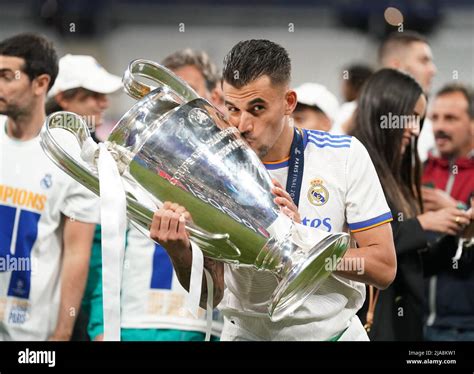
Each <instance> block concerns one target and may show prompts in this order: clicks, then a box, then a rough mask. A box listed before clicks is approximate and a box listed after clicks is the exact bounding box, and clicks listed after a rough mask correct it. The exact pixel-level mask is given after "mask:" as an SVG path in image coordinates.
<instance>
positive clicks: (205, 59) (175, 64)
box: [161, 48, 220, 91]
mask: <svg viewBox="0 0 474 374" xmlns="http://www.w3.org/2000/svg"><path fill="white" fill-rule="evenodd" d="M161 64H162V65H163V66H165V67H167V68H168V69H171V70H175V69H179V68H182V67H185V66H195V67H196V68H197V69H198V70H199V71H200V72H201V74H202V76H203V77H204V80H205V81H206V88H207V89H208V91H212V90H213V89H214V88H215V87H216V85H217V83H218V82H219V80H220V75H219V71H218V69H217V66H216V65H215V64H214V63H213V62H212V61H211V59H210V57H209V55H208V54H207V53H206V52H204V51H195V50H192V49H190V48H186V49H182V50H180V51H176V52H174V53H172V54H171V55H169V56H168V57H166V58H165V59H164V60H163V61H162V62H161Z"/></svg>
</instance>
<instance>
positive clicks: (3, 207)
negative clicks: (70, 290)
mask: <svg viewBox="0 0 474 374" xmlns="http://www.w3.org/2000/svg"><path fill="white" fill-rule="evenodd" d="M96 206H97V200H96V198H95V195H94V194H92V193H91V192H88V191H87V190H86V189H85V188H84V187H82V186H81V185H79V184H78V183H77V182H75V181H74V180H73V179H72V178H70V177H69V176H68V175H66V174H65V173H64V172H63V171H61V170H60V169H59V168H58V167H57V166H56V165H54V164H53V162H52V161H50V160H49V158H48V157H47V156H46V154H45V153H44V152H43V150H42V149H41V146H40V144H39V137H36V138H34V139H31V140H29V141H15V140H14V139H10V138H9V137H8V136H7V134H6V117H4V116H1V117H0V340H46V339H48V337H49V336H50V335H51V334H52V333H53V330H54V328H55V327H56V322H57V317H58V311H59V299H60V275H61V251H62V227H63V226H62V223H61V222H62V219H61V215H62V214H63V215H65V216H67V217H71V218H74V219H76V220H78V221H82V222H88V223H89V222H90V223H96V222H97V221H98V219H99V216H98V214H99V212H98V210H97V209H96Z"/></svg>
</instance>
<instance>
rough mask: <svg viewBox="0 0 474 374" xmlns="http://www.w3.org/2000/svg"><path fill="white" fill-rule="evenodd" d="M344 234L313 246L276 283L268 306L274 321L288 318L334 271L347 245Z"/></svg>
mask: <svg viewBox="0 0 474 374" xmlns="http://www.w3.org/2000/svg"><path fill="white" fill-rule="evenodd" d="M349 240H350V237H349V235H348V234H346V233H337V234H333V235H331V236H329V237H327V238H326V239H324V240H322V241H321V242H319V243H318V244H317V245H315V246H314V247H313V248H312V249H311V250H310V251H309V252H308V253H306V255H305V256H304V258H302V259H301V261H299V262H298V263H296V264H294V266H293V267H292V268H291V269H290V270H289V271H288V273H287V274H286V275H285V276H284V277H283V278H282V280H281V281H280V282H279V284H278V287H277V288H276V289H275V291H274V292H273V295H272V300H271V303H270V304H269V306H268V314H269V316H270V319H271V320H272V321H274V322H276V321H279V320H281V319H283V318H285V317H288V316H290V315H291V313H292V312H294V311H295V310H296V309H297V308H298V307H299V306H300V305H301V304H302V303H303V302H304V301H305V300H306V298H307V297H308V296H309V295H311V294H312V293H314V292H315V291H316V290H317V289H318V288H319V287H320V286H321V284H322V282H324V281H325V280H326V279H327V278H328V277H329V275H330V274H331V273H332V271H333V270H335V268H336V265H337V260H339V259H340V258H342V257H343V256H344V254H345V252H346V250H347V248H348V246H349Z"/></svg>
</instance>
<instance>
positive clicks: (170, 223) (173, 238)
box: [150, 202, 224, 308]
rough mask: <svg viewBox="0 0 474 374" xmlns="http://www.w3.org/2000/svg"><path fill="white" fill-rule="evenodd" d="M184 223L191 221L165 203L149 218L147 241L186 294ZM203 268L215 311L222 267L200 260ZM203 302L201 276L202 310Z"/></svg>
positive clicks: (186, 238)
mask: <svg viewBox="0 0 474 374" xmlns="http://www.w3.org/2000/svg"><path fill="white" fill-rule="evenodd" d="M186 221H191V216H190V214H189V212H187V211H186V209H185V208H184V207H182V206H180V205H178V204H175V203H170V202H165V203H164V204H163V207H161V208H160V209H159V210H157V211H156V212H155V214H154V215H153V221H152V224H151V227H150V237H151V239H153V240H154V241H156V242H157V243H159V244H161V245H162V246H163V248H164V249H165V250H166V252H167V253H168V255H169V256H170V259H171V262H172V264H173V267H174V270H175V271H176V275H177V277H178V280H179V282H180V283H181V285H182V286H183V287H184V288H185V289H186V290H188V291H189V282H190V278H191V266H192V251H191V242H190V240H189V235H188V233H187V232H186V228H185V225H186ZM204 267H205V268H206V269H207V270H208V271H209V273H210V274H211V277H212V280H213V282H214V300H213V307H216V306H217V305H218V304H219V303H220V301H221V300H222V297H223V295H224V264H223V263H222V262H218V261H215V260H211V259H210V258H207V257H204ZM206 301H207V282H206V277H205V276H203V282H202V291H201V301H200V305H201V307H202V308H206Z"/></svg>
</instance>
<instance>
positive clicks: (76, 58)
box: [48, 54, 122, 97]
mask: <svg viewBox="0 0 474 374" xmlns="http://www.w3.org/2000/svg"><path fill="white" fill-rule="evenodd" d="M79 87H82V88H85V89H87V90H90V91H94V92H98V93H102V94H110V93H112V92H115V91H117V90H118V89H120V88H121V87H122V80H121V78H120V77H119V76H117V75H113V74H110V73H109V72H108V71H107V70H105V69H104V68H103V67H102V66H101V65H100V64H99V63H98V62H97V60H96V59H95V58H94V57H92V56H84V55H70V54H67V55H65V56H64V57H62V58H61V59H60V60H59V73H58V76H57V78H56V81H55V82H54V86H53V87H51V90H50V91H49V93H48V95H49V96H50V97H51V96H55V95H56V94H58V93H60V92H63V91H66V90H70V89H72V88H79Z"/></svg>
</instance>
